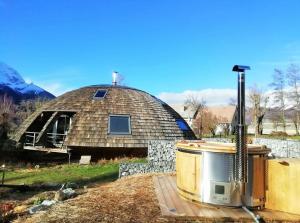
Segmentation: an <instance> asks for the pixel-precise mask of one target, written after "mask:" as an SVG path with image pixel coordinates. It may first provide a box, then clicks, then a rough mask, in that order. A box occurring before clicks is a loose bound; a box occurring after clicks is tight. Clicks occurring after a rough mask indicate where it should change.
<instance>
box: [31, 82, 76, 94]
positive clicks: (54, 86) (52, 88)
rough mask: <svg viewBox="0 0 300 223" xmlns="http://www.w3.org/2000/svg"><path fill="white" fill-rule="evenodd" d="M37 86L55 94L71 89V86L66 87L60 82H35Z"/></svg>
mask: <svg viewBox="0 0 300 223" xmlns="http://www.w3.org/2000/svg"><path fill="white" fill-rule="evenodd" d="M36 85H38V86H39V87H41V88H43V89H45V90H46V91H48V92H50V93H52V94H54V95H55V96H59V95H62V94H63V93H65V92H67V91H70V90H72V89H71V88H66V87H65V86H64V85H63V84H61V83H58V82H56V83H36Z"/></svg>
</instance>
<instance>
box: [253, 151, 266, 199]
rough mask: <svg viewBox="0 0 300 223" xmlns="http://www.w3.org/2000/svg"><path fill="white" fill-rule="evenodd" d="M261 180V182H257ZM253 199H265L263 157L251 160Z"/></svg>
mask: <svg viewBox="0 0 300 223" xmlns="http://www.w3.org/2000/svg"><path fill="white" fill-rule="evenodd" d="M259 179H262V181H258V180H259ZM252 190H253V198H254V199H263V198H265V159H264V157H254V158H253V185H252Z"/></svg>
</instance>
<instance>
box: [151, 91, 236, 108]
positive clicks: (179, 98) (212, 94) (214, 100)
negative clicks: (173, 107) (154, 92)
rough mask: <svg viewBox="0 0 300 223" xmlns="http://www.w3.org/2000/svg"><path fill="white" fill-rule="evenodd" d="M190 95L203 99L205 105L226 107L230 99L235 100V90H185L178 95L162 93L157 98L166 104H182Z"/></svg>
mask: <svg viewBox="0 0 300 223" xmlns="http://www.w3.org/2000/svg"><path fill="white" fill-rule="evenodd" d="M190 95H193V96H196V97H197V98H198V99H199V100H201V99H203V100H204V101H206V104H207V105H227V104H228V103H229V101H230V98H236V95H237V92H236V89H230V88H228V89H217V88H215V89H213V88H208V89H203V90H198V91H193V90H185V91H183V92H180V93H175V92H162V93H160V94H159V95H158V96H157V97H158V98H160V99H161V100H163V101H165V102H167V103H168V104H182V103H184V101H185V100H186V98H187V97H188V96H190Z"/></svg>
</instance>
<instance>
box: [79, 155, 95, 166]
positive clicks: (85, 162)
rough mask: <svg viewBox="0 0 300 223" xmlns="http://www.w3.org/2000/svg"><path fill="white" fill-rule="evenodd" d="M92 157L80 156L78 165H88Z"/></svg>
mask: <svg viewBox="0 0 300 223" xmlns="http://www.w3.org/2000/svg"><path fill="white" fill-rule="evenodd" d="M91 159H92V156H81V157H80V160H79V164H81V165H89V164H91Z"/></svg>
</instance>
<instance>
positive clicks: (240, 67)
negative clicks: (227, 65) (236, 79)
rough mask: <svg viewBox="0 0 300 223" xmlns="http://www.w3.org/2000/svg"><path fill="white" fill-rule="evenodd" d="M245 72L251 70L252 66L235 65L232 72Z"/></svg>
mask: <svg viewBox="0 0 300 223" xmlns="http://www.w3.org/2000/svg"><path fill="white" fill-rule="evenodd" d="M245 70H250V66H245V65H234V66H233V68H232V71H235V72H244V71H245Z"/></svg>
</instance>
